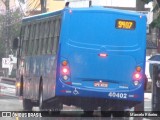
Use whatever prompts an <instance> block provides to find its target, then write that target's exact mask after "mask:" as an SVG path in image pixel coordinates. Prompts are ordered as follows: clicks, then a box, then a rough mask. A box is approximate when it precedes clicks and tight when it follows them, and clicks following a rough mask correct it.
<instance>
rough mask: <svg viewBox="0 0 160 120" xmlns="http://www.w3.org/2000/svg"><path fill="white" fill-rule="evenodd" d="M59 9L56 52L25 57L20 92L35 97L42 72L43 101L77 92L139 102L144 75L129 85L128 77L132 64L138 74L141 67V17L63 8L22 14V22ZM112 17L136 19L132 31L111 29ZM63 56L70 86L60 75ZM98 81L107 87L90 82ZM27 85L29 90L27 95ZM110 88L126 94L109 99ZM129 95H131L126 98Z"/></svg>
mask: <svg viewBox="0 0 160 120" xmlns="http://www.w3.org/2000/svg"><path fill="white" fill-rule="evenodd" d="M70 10H72V12H71V13H70V12H69V11H70ZM59 14H61V15H62V23H61V32H60V40H59V41H60V42H59V50H58V53H57V55H39V56H34V57H33V56H30V57H29V56H28V57H25V58H24V59H25V63H26V66H28V69H27V67H26V71H25V75H24V80H26V81H27V79H29V78H30V77H31V78H32V83H29V82H26V84H25V85H26V87H25V89H26V90H25V93H24V96H25V97H26V98H29V99H38V95H39V81H40V77H41V76H42V77H43V84H44V86H43V90H44V91H43V94H44V100H47V99H50V98H52V97H55V96H68V97H70V96H79V97H90V98H92V97H94V98H99V99H100V98H105V99H116V100H119V99H122V100H128V101H143V99H144V95H143V94H144V88H143V86H144V85H143V84H144V79H143V78H142V79H141V80H140V84H139V85H138V86H134V84H133V77H132V76H133V73H134V72H135V68H136V66H141V68H142V71H141V74H142V75H144V72H145V50H146V17H145V16H144V15H141V14H139V13H135V12H128V11H122V10H116V9H109V8H103V7H91V8H72V9H70V8H65V9H64V10H61V11H57V12H51V13H46V14H42V15H37V16H33V17H29V18H25V19H23V22H24V23H25V22H31V21H33V20H39V19H45V18H48V17H52V16H54V15H59ZM140 16H142V18H140ZM117 19H125V20H134V21H136V28H135V30H124V29H116V28H115V21H116V20H117ZM99 53H106V54H108V56H107V57H106V58H102V57H99V56H98V54H99ZM63 60H67V61H68V63H69V67H70V76H69V79H68V80H67V82H71V83H72V84H71V85H68V84H67V83H65V81H64V80H63V79H62V75H61V67H62V66H61V62H62V61H63ZM29 66H30V67H29ZM29 73H30V74H29ZM33 79H34V80H33ZM100 80H101V81H103V82H108V84H109V86H108V87H107V88H100V87H98V88H97V87H94V82H95V81H100ZM27 84H30V85H28V86H27ZM29 90H30V92H32V95H29V92H28V91H29ZM33 90H35V91H33ZM64 90H65V91H69V92H64ZM74 90H77V91H78V94H74V93H73V91H74ZM62 91H63V92H62ZM109 92H116V93H126V94H127V98H118V97H114V98H111V97H109V95H108V94H109ZM133 95H135V96H136V97H129V96H133ZM34 97H35V98H34Z"/></svg>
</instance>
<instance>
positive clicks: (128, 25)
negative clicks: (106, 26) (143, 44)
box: [116, 19, 136, 30]
mask: <svg viewBox="0 0 160 120" xmlns="http://www.w3.org/2000/svg"><path fill="white" fill-rule="evenodd" d="M116 28H118V29H128V30H133V29H135V28H136V22H135V21H132V20H120V19H118V20H116Z"/></svg>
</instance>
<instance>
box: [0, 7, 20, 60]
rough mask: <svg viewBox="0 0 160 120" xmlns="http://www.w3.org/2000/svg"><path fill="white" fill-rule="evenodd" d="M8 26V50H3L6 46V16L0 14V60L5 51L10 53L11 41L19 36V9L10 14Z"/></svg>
mask: <svg viewBox="0 0 160 120" xmlns="http://www.w3.org/2000/svg"><path fill="white" fill-rule="evenodd" d="M9 18H10V24H9V26H8V27H9V29H10V32H9V36H8V39H9V42H10V48H5V44H6V39H7V35H6V28H7V26H6V15H4V14H0V59H1V58H3V57H5V51H6V49H8V50H9V53H11V51H10V49H11V48H12V41H13V39H14V38H15V37H18V36H19V33H20V26H21V19H22V13H21V11H20V9H17V10H15V11H14V12H11V13H10V17H9Z"/></svg>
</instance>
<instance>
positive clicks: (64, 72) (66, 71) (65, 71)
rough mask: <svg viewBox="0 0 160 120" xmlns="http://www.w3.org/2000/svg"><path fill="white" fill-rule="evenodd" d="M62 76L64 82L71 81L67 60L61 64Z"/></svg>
mask: <svg viewBox="0 0 160 120" xmlns="http://www.w3.org/2000/svg"><path fill="white" fill-rule="evenodd" d="M61 75H62V79H63V80H65V81H67V80H68V79H69V76H70V69H69V66H68V62H67V61H66V60H64V61H62V62H61Z"/></svg>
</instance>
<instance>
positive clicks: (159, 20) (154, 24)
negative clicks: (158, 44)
mask: <svg viewBox="0 0 160 120" xmlns="http://www.w3.org/2000/svg"><path fill="white" fill-rule="evenodd" d="M150 26H151V27H152V28H154V27H156V28H160V15H158V17H157V19H155V20H153V22H152V23H151V24H150Z"/></svg>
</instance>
